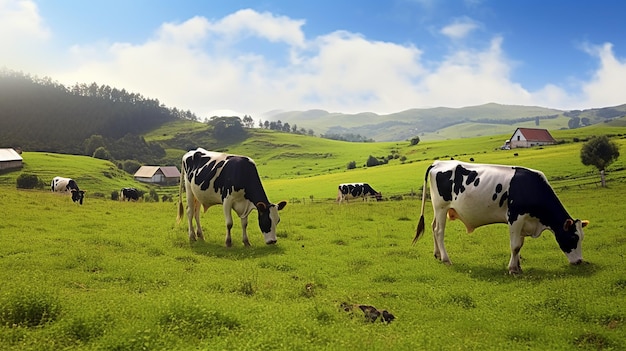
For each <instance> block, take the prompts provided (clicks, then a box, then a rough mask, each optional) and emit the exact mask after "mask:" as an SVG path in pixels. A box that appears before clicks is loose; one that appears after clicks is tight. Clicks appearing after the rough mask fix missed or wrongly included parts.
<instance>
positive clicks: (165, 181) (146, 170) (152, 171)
mask: <svg viewBox="0 0 626 351" xmlns="http://www.w3.org/2000/svg"><path fill="white" fill-rule="evenodd" d="M134 177H135V180H138V181H140V182H144V183H155V184H162V185H170V184H177V183H178V181H179V180H180V171H179V170H178V168H177V167H176V166H141V168H139V169H138V170H137V172H135V175H134Z"/></svg>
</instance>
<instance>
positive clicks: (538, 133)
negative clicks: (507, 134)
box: [509, 128, 556, 149]
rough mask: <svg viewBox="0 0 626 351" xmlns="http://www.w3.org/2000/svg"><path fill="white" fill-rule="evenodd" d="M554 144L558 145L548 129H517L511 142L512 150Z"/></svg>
mask: <svg viewBox="0 0 626 351" xmlns="http://www.w3.org/2000/svg"><path fill="white" fill-rule="evenodd" d="M552 144H556V140H554V138H553V137H552V135H550V132H548V130H547V129H538V128H517V129H516V130H515V133H513V135H512V136H511V139H510V141H509V145H510V148H511V149H514V148H517V147H533V146H541V145H552Z"/></svg>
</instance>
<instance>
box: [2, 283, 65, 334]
mask: <svg viewBox="0 0 626 351" xmlns="http://www.w3.org/2000/svg"><path fill="white" fill-rule="evenodd" d="M0 306H1V307H0V324H2V325H5V326H8V327H35V326H38V325H43V324H46V323H48V322H51V321H54V320H56V318H57V317H58V316H59V313H60V307H59V303H58V301H57V299H56V297H55V296H53V295H52V294H50V293H46V292H39V291H31V290H25V291H19V292H17V293H14V294H12V295H9V296H7V297H5V300H4V301H2V303H1V304H0Z"/></svg>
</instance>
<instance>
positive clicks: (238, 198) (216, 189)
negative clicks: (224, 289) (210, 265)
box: [176, 148, 287, 247]
mask: <svg viewBox="0 0 626 351" xmlns="http://www.w3.org/2000/svg"><path fill="white" fill-rule="evenodd" d="M181 169H182V172H181V175H180V189H179V198H178V216H177V218H176V219H177V222H178V223H180V220H181V219H182V217H183V212H184V208H183V204H182V191H183V186H184V187H185V192H186V193H187V220H188V223H189V240H190V241H194V240H196V238H199V239H201V240H204V236H203V235H202V228H201V227H200V205H202V206H203V207H204V211H205V212H206V210H207V209H208V208H209V207H211V206H213V205H218V204H222V205H223V207H224V217H225V219H226V246H227V247H230V246H232V242H231V238H230V230H231V228H232V226H233V218H232V211H233V210H234V211H235V212H236V213H237V215H238V216H239V217H240V218H241V228H242V231H243V243H244V245H245V246H250V242H249V241H248V235H247V233H246V227H247V226H248V215H249V214H250V212H252V210H254V209H256V210H257V211H258V215H259V227H260V228H261V232H263V236H264V237H265V243H266V244H275V243H276V225H277V224H278V222H280V217H279V215H278V211H279V210H282V209H283V208H284V207H285V206H286V205H287V202H286V201H281V202H279V203H278V204H272V203H271V202H270V201H269V200H268V199H267V195H266V194H265V190H263V185H262V184H261V179H260V177H259V174H258V172H257V169H256V164H255V163H254V161H253V160H252V159H250V158H248V157H245V156H236V155H229V154H224V153H219V152H211V151H207V150H204V149H202V148H198V149H197V150H192V151H189V152H187V153H186V154H185V155H184V156H183V160H182V166H181ZM194 218H195V220H196V224H197V226H198V229H197V231H196V232H194V228H193V223H192V220H193V219H194Z"/></svg>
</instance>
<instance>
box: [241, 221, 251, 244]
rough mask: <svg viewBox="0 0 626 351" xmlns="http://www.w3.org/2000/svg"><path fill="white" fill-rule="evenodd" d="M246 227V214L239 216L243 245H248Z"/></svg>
mask: <svg viewBox="0 0 626 351" xmlns="http://www.w3.org/2000/svg"><path fill="white" fill-rule="evenodd" d="M246 228H248V216H246V217H242V218H241V231H242V236H243V237H242V239H243V244H244V245H245V246H250V241H248V233H247V232H246Z"/></svg>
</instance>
